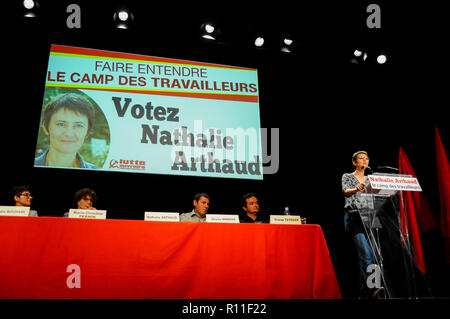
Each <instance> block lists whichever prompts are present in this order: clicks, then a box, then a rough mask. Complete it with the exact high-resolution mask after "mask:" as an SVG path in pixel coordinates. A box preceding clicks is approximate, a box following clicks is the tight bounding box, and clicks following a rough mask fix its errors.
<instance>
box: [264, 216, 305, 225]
mask: <svg viewBox="0 0 450 319" xmlns="http://www.w3.org/2000/svg"><path fill="white" fill-rule="evenodd" d="M270 223H271V224H288V225H300V224H301V223H302V220H301V218H300V216H298V215H270Z"/></svg>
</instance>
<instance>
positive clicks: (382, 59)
mask: <svg viewBox="0 0 450 319" xmlns="http://www.w3.org/2000/svg"><path fill="white" fill-rule="evenodd" d="M386 61H387V57H386V56H385V55H384V54H380V55H379V56H378V57H377V62H378V64H384V63H386Z"/></svg>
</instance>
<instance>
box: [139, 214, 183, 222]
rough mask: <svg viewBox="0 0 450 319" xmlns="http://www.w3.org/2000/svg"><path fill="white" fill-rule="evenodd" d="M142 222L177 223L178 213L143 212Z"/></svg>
mask: <svg viewBox="0 0 450 319" xmlns="http://www.w3.org/2000/svg"><path fill="white" fill-rule="evenodd" d="M144 220H148V221H154V222H155V221H156V222H179V221H180V213H166V212H145V215H144Z"/></svg>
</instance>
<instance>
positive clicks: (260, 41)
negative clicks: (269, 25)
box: [255, 37, 264, 47]
mask: <svg viewBox="0 0 450 319" xmlns="http://www.w3.org/2000/svg"><path fill="white" fill-rule="evenodd" d="M255 45H256V46H257V47H262V46H263V45H264V38H263V37H257V38H256V39H255Z"/></svg>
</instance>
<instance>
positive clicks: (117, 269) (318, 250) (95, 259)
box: [0, 217, 341, 299]
mask: <svg viewBox="0 0 450 319" xmlns="http://www.w3.org/2000/svg"><path fill="white" fill-rule="evenodd" d="M72 264H75V265H77V266H78V267H79V271H75V272H74V270H73V269H72V268H69V271H68V268H67V267H68V266H69V265H72ZM76 274H79V277H78V279H76V278H75V279H74V277H75V275H76ZM70 276H71V277H70ZM68 279H69V280H68ZM68 282H69V283H72V285H70V284H69V285H68ZM75 283H77V284H79V285H80V288H77V287H73V285H74V284H75ZM69 286H72V288H70V287H69ZM0 298H189V299H197V298H204V299H210V298H213V299H222V298H223V299H244V298H245V299H247V298H248V299H260V298H262V299H265V298H341V293H340V290H339V286H338V284H337V280H336V275H335V272H334V268H333V265H332V263H331V259H330V255H329V252H328V248H327V245H326V242H325V239H324V236H323V233H322V229H321V228H320V226H318V225H269V224H222V223H221V224H219V223H189V222H148V221H135V220H83V219H69V218H58V217H0Z"/></svg>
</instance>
